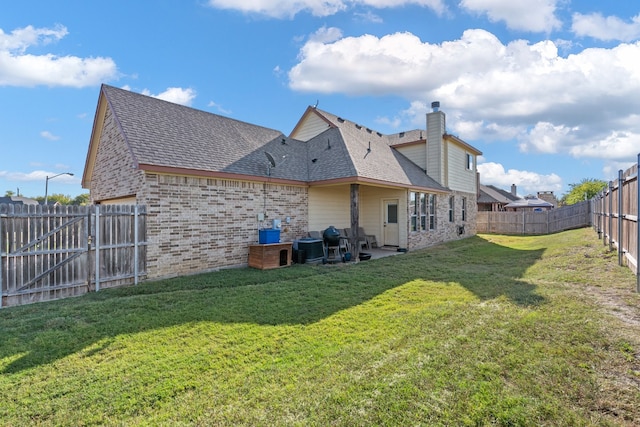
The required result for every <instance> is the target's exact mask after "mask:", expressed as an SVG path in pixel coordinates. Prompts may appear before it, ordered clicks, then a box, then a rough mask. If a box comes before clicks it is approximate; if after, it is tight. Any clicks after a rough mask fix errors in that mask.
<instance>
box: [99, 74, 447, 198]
mask: <svg viewBox="0 0 640 427" xmlns="http://www.w3.org/2000/svg"><path fill="white" fill-rule="evenodd" d="M102 95H103V96H104V99H105V100H106V101H107V103H108V105H109V107H110V109H111V111H112V113H113V114H114V116H115V119H116V121H117V123H118V124H119V126H120V129H121V131H122V134H123V136H124V139H125V142H126V144H128V147H129V149H130V152H131V153H132V156H133V160H134V162H135V163H136V164H137V165H138V166H140V167H142V168H144V167H145V166H155V167H162V168H179V169H187V170H189V169H190V170H197V171H208V172H225V173H233V174H240V175H250V176H266V175H267V173H268V172H270V173H271V176H272V177H273V178H281V179H287V180H294V181H302V182H310V183H313V182H316V181H326V180H333V179H347V180H348V179H352V180H361V181H362V180H365V181H369V182H378V183H383V184H390V185H401V186H410V187H420V188H428V189H432V190H436V191H447V189H446V188H445V187H443V186H441V185H440V184H438V183H437V182H436V181H435V180H433V179H432V178H431V177H429V176H428V175H427V174H426V173H425V171H424V170H423V169H421V168H419V167H418V166H417V165H416V164H414V163H413V162H411V161H410V160H409V159H408V158H406V157H405V156H403V155H402V154H400V153H399V152H398V151H397V150H395V149H393V148H392V147H391V144H393V143H397V142H398V138H397V137H396V135H393V136H387V135H383V134H381V133H379V132H376V131H373V130H372V129H368V128H366V127H364V126H360V125H356V124H355V123H353V122H350V121H348V120H343V119H339V118H338V116H335V115H333V114H331V113H328V112H325V111H321V110H315V109H314V111H315V113H317V114H320V115H321V116H322V117H324V118H325V119H326V120H328V121H329V122H330V123H332V126H330V127H328V129H327V130H326V131H325V132H322V133H321V134H319V135H317V136H316V137H314V138H312V139H310V140H309V141H306V142H302V141H299V140H296V139H293V138H289V137H286V136H285V135H284V134H283V133H282V132H280V131H277V130H274V129H269V128H266V127H262V126H257V125H253V124H250V123H246V122H242V121H239V120H235V119H231V118H228V117H223V116H219V115H217V114H212V113H208V112H205V111H200V110H196V109H194V108H190V107H185V106H183V105H179V104H174V103H171V102H167V101H163V100H160V99H156V98H153V97H149V96H146V95H141V94H137V93H134V92H130V91H128V90H124V89H118V88H115V87H113V86H108V85H103V86H102ZM415 132H418V131H415ZM412 136H413V134H412ZM265 152H269V153H270V154H272V155H273V157H274V158H275V159H276V161H277V163H278V164H277V166H276V167H275V168H269V166H268V160H267V157H266V156H265ZM314 159H315V161H314ZM269 169H270V171H269Z"/></svg>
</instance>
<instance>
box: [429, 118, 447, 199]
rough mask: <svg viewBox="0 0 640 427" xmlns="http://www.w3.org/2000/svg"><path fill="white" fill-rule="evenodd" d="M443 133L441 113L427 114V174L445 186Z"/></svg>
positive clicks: (443, 126) (443, 119)
mask: <svg viewBox="0 0 640 427" xmlns="http://www.w3.org/2000/svg"><path fill="white" fill-rule="evenodd" d="M444 133H445V116H444V113H443V112H442V111H438V112H434V113H429V114H427V153H426V154H427V160H426V162H427V173H428V174H429V176H430V177H432V178H433V179H435V180H436V181H437V182H438V183H439V184H441V185H444V186H445V187H446V186H447V184H446V175H445V171H444V164H445V162H444V160H445V159H446V156H445V153H444V141H443V135H444Z"/></svg>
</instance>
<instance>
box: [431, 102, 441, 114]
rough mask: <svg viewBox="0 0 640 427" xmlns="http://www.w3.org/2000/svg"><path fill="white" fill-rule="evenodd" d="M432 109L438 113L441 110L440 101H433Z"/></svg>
mask: <svg viewBox="0 0 640 427" xmlns="http://www.w3.org/2000/svg"><path fill="white" fill-rule="evenodd" d="M431 109H432V110H433V112H434V113H437V112H438V111H439V110H440V101H433V102H432V103H431Z"/></svg>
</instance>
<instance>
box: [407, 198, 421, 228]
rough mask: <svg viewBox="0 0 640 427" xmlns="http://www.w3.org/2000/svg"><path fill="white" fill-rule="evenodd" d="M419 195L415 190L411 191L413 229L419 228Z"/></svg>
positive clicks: (410, 209)
mask: <svg viewBox="0 0 640 427" xmlns="http://www.w3.org/2000/svg"><path fill="white" fill-rule="evenodd" d="M418 203H419V201H418V197H417V194H416V193H414V192H413V191H412V192H411V193H409V211H410V215H411V231H417V230H418V212H419V208H418Z"/></svg>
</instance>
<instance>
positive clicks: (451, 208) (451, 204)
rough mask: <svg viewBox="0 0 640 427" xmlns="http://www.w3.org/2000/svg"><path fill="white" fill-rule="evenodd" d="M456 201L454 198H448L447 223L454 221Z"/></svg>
mask: <svg viewBox="0 0 640 427" xmlns="http://www.w3.org/2000/svg"><path fill="white" fill-rule="evenodd" d="M455 207H456V199H455V197H454V196H450V197H449V222H453V220H454V219H455Z"/></svg>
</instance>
